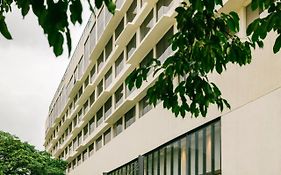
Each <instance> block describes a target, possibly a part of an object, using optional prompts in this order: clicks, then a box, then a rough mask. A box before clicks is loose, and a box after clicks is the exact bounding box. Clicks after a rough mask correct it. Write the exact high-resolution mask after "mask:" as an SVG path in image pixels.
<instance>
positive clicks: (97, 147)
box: [96, 136, 102, 150]
mask: <svg viewBox="0 0 281 175" xmlns="http://www.w3.org/2000/svg"><path fill="white" fill-rule="evenodd" d="M101 147H102V136H100V137H99V138H98V139H97V140H96V150H99V149H100V148H101Z"/></svg>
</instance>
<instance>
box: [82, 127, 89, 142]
mask: <svg viewBox="0 0 281 175" xmlns="http://www.w3.org/2000/svg"><path fill="white" fill-rule="evenodd" d="M88 131H89V126H88V125H86V126H84V128H83V135H84V136H83V139H84V140H85V139H86V138H87V137H88V134H89V132H88Z"/></svg>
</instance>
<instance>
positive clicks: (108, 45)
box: [105, 37, 113, 60]
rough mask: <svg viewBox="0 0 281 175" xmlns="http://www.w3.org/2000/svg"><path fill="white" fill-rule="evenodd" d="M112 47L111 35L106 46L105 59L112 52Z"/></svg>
mask: <svg viewBox="0 0 281 175" xmlns="http://www.w3.org/2000/svg"><path fill="white" fill-rule="evenodd" d="M112 48H113V40H112V37H111V38H110V39H109V41H108V42H107V44H106V46H105V60H107V59H108V57H109V55H110V54H111V52H112Z"/></svg>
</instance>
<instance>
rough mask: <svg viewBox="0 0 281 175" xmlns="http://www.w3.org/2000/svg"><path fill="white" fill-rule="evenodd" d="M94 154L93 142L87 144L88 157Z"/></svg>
mask: <svg viewBox="0 0 281 175" xmlns="http://www.w3.org/2000/svg"><path fill="white" fill-rule="evenodd" d="M93 154H94V143H92V144H91V145H90V146H89V157H90V156H92V155H93Z"/></svg>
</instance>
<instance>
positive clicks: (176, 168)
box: [107, 119, 221, 175]
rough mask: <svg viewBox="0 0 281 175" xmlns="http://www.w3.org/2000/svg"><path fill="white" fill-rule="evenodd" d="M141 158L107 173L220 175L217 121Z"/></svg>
mask: <svg viewBox="0 0 281 175" xmlns="http://www.w3.org/2000/svg"><path fill="white" fill-rule="evenodd" d="M140 157H142V158H136V159H135V160H133V161H132V162H131V163H127V164H126V165H123V166H121V167H119V168H117V169H115V170H113V171H111V172H109V173H107V174H109V175H119V174H120V173H121V174H135V173H136V172H137V173H138V174H139V173H140V174H142V175H201V174H202V175H203V174H204V175H220V174H221V126H220V120H219V119H216V120H215V121H212V122H210V123H208V124H205V125H203V126H201V127H199V128H197V129H195V130H193V131H191V132H188V133H186V134H184V135H182V136H180V137H178V138H176V139H174V140H171V141H170V142H168V143H165V144H163V145H162V146H160V147H158V148H156V149H155V150H153V151H151V152H148V153H146V154H144V155H142V156H140ZM136 162H137V163H136ZM141 167H143V168H141ZM124 171H125V172H124ZM127 171H129V172H127ZM121 174H120V175H121Z"/></svg>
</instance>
